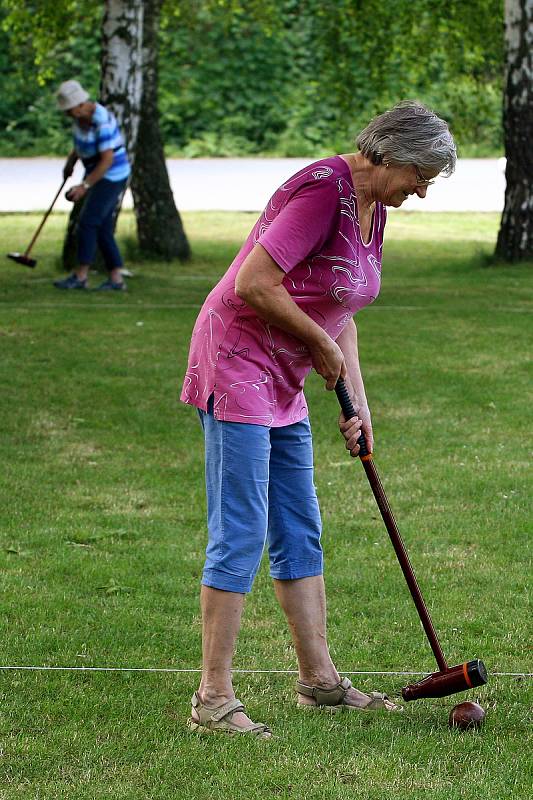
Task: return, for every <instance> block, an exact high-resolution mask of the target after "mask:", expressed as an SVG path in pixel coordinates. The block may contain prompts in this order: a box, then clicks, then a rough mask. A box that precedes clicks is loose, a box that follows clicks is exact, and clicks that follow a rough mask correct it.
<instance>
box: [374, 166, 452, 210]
mask: <svg viewBox="0 0 533 800" xmlns="http://www.w3.org/2000/svg"><path fill="white" fill-rule="evenodd" d="M438 174H439V173H438V172H431V173H430V172H428V171H427V170H420V169H419V168H418V167H417V166H416V165H415V164H406V165H403V166H396V165H394V164H392V163H390V164H389V165H388V166H387V167H385V169H384V170H382V171H381V175H380V178H381V185H380V186H378V193H379V195H380V197H379V199H380V200H381V202H382V203H384V204H385V205H386V206H394V208H399V207H400V206H401V205H402V203H403V202H404V200H407V198H408V197H409V195H411V194H417V195H418V196H419V197H425V196H426V192H427V188H428V186H430V185H431V184H432V183H433V178H436V177H437V175H438Z"/></svg>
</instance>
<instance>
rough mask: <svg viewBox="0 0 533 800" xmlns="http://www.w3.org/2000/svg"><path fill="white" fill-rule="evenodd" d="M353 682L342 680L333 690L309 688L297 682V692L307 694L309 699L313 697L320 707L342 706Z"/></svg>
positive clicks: (316, 687) (347, 679)
mask: <svg viewBox="0 0 533 800" xmlns="http://www.w3.org/2000/svg"><path fill="white" fill-rule="evenodd" d="M351 687H352V682H351V681H350V680H349V678H342V680H341V681H339V683H337V684H335V686H332V687H331V689H323V688H321V687H320V686H309V685H308V684H306V683H303V682H302V681H296V691H297V692H298V693H299V694H305V695H306V696H307V697H313V698H314V699H315V700H316V703H317V705H319V706H338V705H341V704H342V702H343V700H344V698H345V697H346V692H347V691H348V689H351Z"/></svg>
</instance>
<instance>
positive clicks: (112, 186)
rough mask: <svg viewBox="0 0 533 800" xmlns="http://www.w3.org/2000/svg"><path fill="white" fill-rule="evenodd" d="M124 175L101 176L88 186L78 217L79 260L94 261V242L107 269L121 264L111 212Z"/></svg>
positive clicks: (121, 190)
mask: <svg viewBox="0 0 533 800" xmlns="http://www.w3.org/2000/svg"><path fill="white" fill-rule="evenodd" d="M125 186H126V179H124V180H122V181H109V180H107V178H102V179H101V180H99V181H98V182H97V183H95V184H94V186H91V188H90V189H89V191H88V193H87V196H86V198H85V202H84V204H83V208H82V210H81V213H80V216H79V219H78V228H77V235H78V263H79V264H93V262H94V259H95V256H96V248H97V246H98V247H99V248H100V251H101V253H102V255H103V257H104V262H105V265H106V267H107V269H108V270H109V271H111V270H112V269H115V268H116V267H121V266H122V264H123V262H122V256H121V255H120V250H119V249H118V245H117V243H116V240H115V231H114V228H115V222H114V214H115V208H116V205H117V202H118V198H119V197H120V195H121V193H122V192H123V191H124V188H125Z"/></svg>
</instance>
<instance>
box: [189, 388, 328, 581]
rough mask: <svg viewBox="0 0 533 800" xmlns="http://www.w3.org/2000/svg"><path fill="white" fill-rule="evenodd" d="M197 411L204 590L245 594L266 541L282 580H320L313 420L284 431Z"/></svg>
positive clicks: (273, 573) (273, 572)
mask: <svg viewBox="0 0 533 800" xmlns="http://www.w3.org/2000/svg"><path fill="white" fill-rule="evenodd" d="M208 409H209V410H208V413H205V412H204V411H201V410H199V412H198V413H199V415H200V420H201V423H202V427H203V430H204V438H205V479H206V489H207V517H208V531H209V539H208V544H207V550H206V561H205V566H204V571H203V576H202V583H203V584H204V586H211V587H213V588H215V589H222V590H225V591H228V592H239V593H246V592H249V591H250V590H251V588H252V584H253V581H254V578H255V575H256V573H257V570H258V569H259V565H260V562H261V556H262V553H263V549H264V547H265V543H266V542H268V554H269V559H270V574H271V576H272V577H273V578H276V579H277V580H294V579H295V578H308V577H310V576H313V575H321V574H322V570H323V557H322V547H321V545H320V535H321V532H322V524H321V520H320V511H319V507H318V500H317V496H316V490H315V485H314V482H313V445H312V438H311V427H310V424H309V419H308V418H306V419H304V420H302V421H301V422H297V423H295V424H293V425H287V426H284V427H282V428H269V427H267V426H264V425H249V424H247V423H241V422H223V421H220V420H217V419H215V418H214V416H213V411H212V399H211V401H210V404H209V407H208Z"/></svg>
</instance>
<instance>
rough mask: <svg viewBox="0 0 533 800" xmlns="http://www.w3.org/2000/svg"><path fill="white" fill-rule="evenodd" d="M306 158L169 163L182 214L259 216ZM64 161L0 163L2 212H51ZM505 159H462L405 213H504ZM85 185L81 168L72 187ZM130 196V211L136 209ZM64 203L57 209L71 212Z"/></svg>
mask: <svg viewBox="0 0 533 800" xmlns="http://www.w3.org/2000/svg"><path fill="white" fill-rule="evenodd" d="M309 161H310V159H301V158H257V159H252V158H239V159H232V158H214V159H202V158H199V159H175V158H171V159H168V161H167V166H168V171H169V175H170V182H171V186H172V191H173V192H174V197H175V199H176V205H177V206H178V208H179V209H180V211H204V210H205V211H211V210H225V211H259V210H261V209H262V208H263V207H264V206H265V204H266V202H267V200H268V198H269V197H270V195H271V194H272V193H273V192H274V190H275V189H276V188H277V187H278V186H279V184H281V183H282V182H283V181H284V180H285V179H286V178H288V177H289V176H290V175H292V174H293V173H294V172H296V171H297V170H299V169H301V168H302V167H303V166H305V165H306V164H308V163H309ZM63 164H64V159H53V158H5V159H0V211H41V210H44V209H46V208H47V207H48V206H49V205H50V203H51V202H52V199H53V197H54V195H55V193H56V191H57V189H58V188H59V186H60V184H61V180H62V176H61V173H62V169H63ZM504 170H505V159H485V158H480V159H468V158H465V159H461V160H460V161H459V162H458V165H457V170H456V172H455V173H454V175H452V177H451V178H441V179H440V180H438V181H437V183H436V184H435V185H434V186H432V187H431V188H430V189H429V191H428V195H427V198H426V199H425V200H423V201H422V200H420V198H418V197H410V198H409V200H406V202H405V203H404V204H403V206H402V209H403V210H408V211H409V210H410V211H501V210H502V209H503V201H504V194H505V176H504ZM80 179H81V167H80V166H79V165H78V166H77V168H76V171H75V173H74V175H73V177H72V179H71V181H70V182H69V185H70V183H75V182H77V181H79V180H80ZM131 205H132V200H131V195H130V193H129V192H128V193H127V194H126V198H125V207H126V208H131ZM70 207H71V206H70V203H69V202H68V201H67V200H65V198H64V197H61V198H60V199H59V200H58V201H57V205H56V206H55V208H56V209H58V210H59V209H63V210H67V209H69V208H70Z"/></svg>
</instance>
